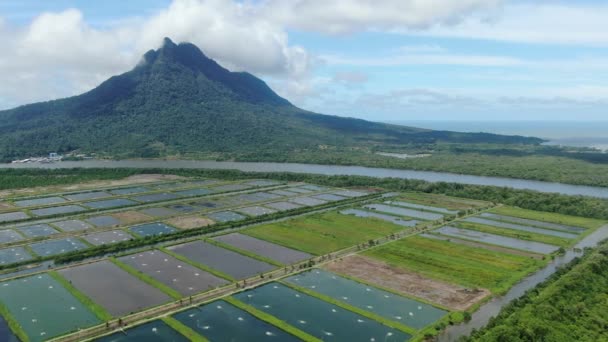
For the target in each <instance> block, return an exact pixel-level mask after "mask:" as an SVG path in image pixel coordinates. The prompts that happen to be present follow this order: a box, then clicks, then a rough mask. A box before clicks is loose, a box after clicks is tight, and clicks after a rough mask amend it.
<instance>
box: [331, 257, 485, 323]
mask: <svg viewBox="0 0 608 342" xmlns="http://www.w3.org/2000/svg"><path fill="white" fill-rule="evenodd" d="M323 268H325V269H327V270H329V271H332V272H336V273H341V274H344V275H347V276H351V277H354V278H358V279H361V280H362V281H364V282H367V283H369V284H372V285H373V284H377V285H378V286H380V287H383V288H386V289H390V290H393V291H397V292H400V293H404V294H407V295H410V296H414V297H418V298H421V299H424V300H427V301H429V302H431V303H436V304H439V305H441V306H444V307H447V308H449V309H451V310H458V311H462V310H466V309H468V308H469V307H471V306H472V305H473V304H475V303H477V302H478V301H480V300H481V299H483V298H484V297H486V296H488V295H489V294H490V291H488V290H486V289H475V290H473V289H466V288H464V287H462V286H459V285H455V284H448V283H444V282H441V281H437V280H433V279H429V278H426V277H423V276H421V275H419V274H417V273H414V272H410V271H407V270H404V269H401V268H397V267H393V266H390V265H388V264H387V263H385V262H382V261H380V260H375V259H371V258H368V257H364V256H361V255H351V256H348V257H346V258H343V259H341V260H337V261H334V262H330V263H328V264H326V265H325V266H323Z"/></svg>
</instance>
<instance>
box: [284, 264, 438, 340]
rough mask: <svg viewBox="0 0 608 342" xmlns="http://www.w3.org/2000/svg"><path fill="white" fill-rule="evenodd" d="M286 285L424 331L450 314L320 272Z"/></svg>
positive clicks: (288, 279)
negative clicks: (423, 329)
mask: <svg viewBox="0 0 608 342" xmlns="http://www.w3.org/2000/svg"><path fill="white" fill-rule="evenodd" d="M285 281H287V282H289V283H292V284H294V285H297V286H300V287H303V288H306V289H308V290H311V291H314V292H318V293H320V294H323V295H325V296H328V297H331V298H333V299H335V300H338V301H341V302H344V303H347V304H350V305H352V306H354V307H356V308H359V309H361V310H365V311H369V312H373V313H375V314H377V315H378V316H382V317H384V318H386V319H389V320H391V321H395V322H399V323H402V324H404V325H407V326H409V327H412V328H415V329H422V328H424V327H426V326H427V325H429V324H432V323H434V322H436V321H438V320H439V319H441V318H442V317H443V316H445V315H446V314H447V313H448V312H447V311H445V310H441V309H438V308H436V307H434V306H432V305H428V304H425V303H422V302H419V301H416V300H413V299H409V298H406V297H402V296H398V295H396V294H393V293H391V292H387V291H383V290H381V289H378V288H375V287H372V286H369V285H365V284H362V283H358V282H356V281H353V280H350V279H347V278H344V277H340V276H339V275H337V274H334V273H331V272H327V271H324V270H320V269H315V270H312V271H307V272H304V273H300V274H297V275H294V276H291V277H289V278H287V279H285Z"/></svg>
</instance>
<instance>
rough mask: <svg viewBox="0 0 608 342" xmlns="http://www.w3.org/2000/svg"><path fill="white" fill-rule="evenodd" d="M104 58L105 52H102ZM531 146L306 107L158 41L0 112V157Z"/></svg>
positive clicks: (191, 49)
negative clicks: (135, 57)
mask: <svg viewBox="0 0 608 342" xmlns="http://www.w3.org/2000/svg"><path fill="white" fill-rule="evenodd" d="M101 58H102V57H101ZM439 141H443V142H465V143H474V142H484V143H516V144H520V143H524V144H537V143H539V142H540V139H536V138H523V137H512V136H501V135H493V134H483V133H476V134H468V133H454V132H445V131H431V130H424V129H417V128H410V127H404V126H396V125H389V124H382V123H375V122H369V121H365V120H359V119H353V118H344V117H337V116H329V115H321V114H315V113H311V112H308V111H305V110H302V109H299V108H297V107H295V106H293V105H292V104H291V103H290V102H289V101H287V100H286V99H284V98H282V97H280V96H279V95H277V94H276V93H275V92H274V91H273V90H272V89H270V87H268V85H266V83H264V82H263V81H262V80H260V79H258V78H256V77H255V76H253V75H251V74H249V73H247V72H230V71H228V70H226V69H225V68H223V67H222V66H220V65H219V64H218V63H216V62H215V61H213V60H212V59H210V58H208V57H207V56H205V55H204V54H203V52H201V50H199V49H198V48H197V47H196V46H195V45H193V44H189V43H181V44H179V45H177V44H175V43H173V42H172V41H171V40H170V39H168V38H165V40H164V43H163V45H162V47H161V48H159V49H158V50H150V51H149V52H147V53H146V54H145V55H144V56H143V58H142V60H141V62H140V63H139V64H138V65H137V66H136V67H135V68H134V69H132V70H131V71H129V72H126V73H124V74H121V75H118V76H114V77H111V78H110V79H108V80H107V81H105V82H103V83H102V84H100V85H99V86H98V87H96V88H95V89H93V90H91V91H89V92H87V93H84V94H82V95H78V96H74V97H70V98H65V99H60V100H54V101H48V102H41V103H35V104H29V105H25V106H21V107H18V108H15V109H11V110H5V111H0V160H3V161H7V160H11V159H16V158H23V157H26V156H29V155H43V154H46V153H48V152H60V153H61V152H68V151H73V150H80V151H84V152H97V153H103V154H106V155H112V156H119V157H138V156H140V157H156V156H164V155H179V154H181V155H183V154H193V153H210V152H213V153H241V152H242V153H250V154H251V153H256V152H259V151H273V152H276V151H279V152H281V153H290V152H291V151H296V150H308V149H313V150H314V149H317V150H318V149H319V146H377V145H399V144H404V143H435V142H439Z"/></svg>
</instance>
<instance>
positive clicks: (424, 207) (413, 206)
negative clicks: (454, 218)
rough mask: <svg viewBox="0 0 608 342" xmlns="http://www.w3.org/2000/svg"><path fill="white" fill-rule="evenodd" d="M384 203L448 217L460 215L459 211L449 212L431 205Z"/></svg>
mask: <svg viewBox="0 0 608 342" xmlns="http://www.w3.org/2000/svg"><path fill="white" fill-rule="evenodd" d="M384 203H386V204H392V205H396V206H400V207H406V208H413V209H422V210H430V211H435V212H438V213H442V214H446V215H456V214H458V210H449V209H446V208H440V207H432V206H430V205H422V204H417V203H411V202H403V201H387V202H384Z"/></svg>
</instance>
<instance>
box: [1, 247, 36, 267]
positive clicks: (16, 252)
mask: <svg viewBox="0 0 608 342" xmlns="http://www.w3.org/2000/svg"><path fill="white" fill-rule="evenodd" d="M31 259H32V255H31V254H30V253H28V252H27V251H26V250H25V248H23V247H9V248H3V249H0V265H8V264H12V263H15V262H22V261H27V260H31Z"/></svg>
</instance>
